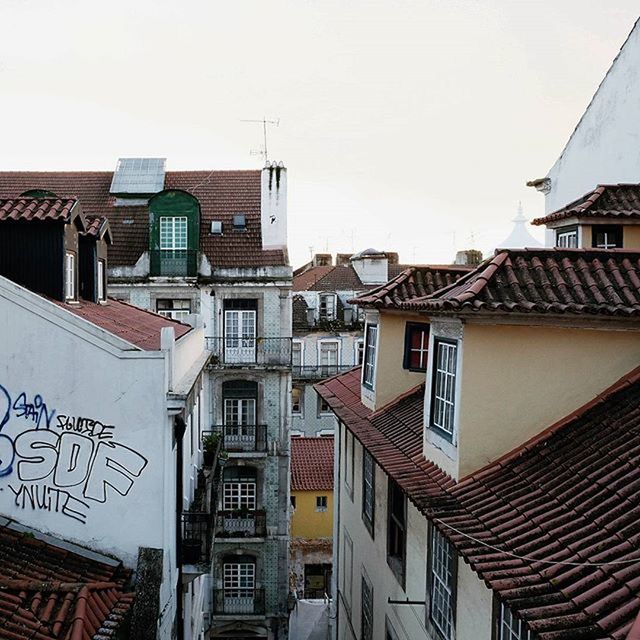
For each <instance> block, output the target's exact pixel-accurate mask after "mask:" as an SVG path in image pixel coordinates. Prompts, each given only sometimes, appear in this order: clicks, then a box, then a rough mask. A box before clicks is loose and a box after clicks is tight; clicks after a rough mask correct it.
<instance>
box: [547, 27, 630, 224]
mask: <svg viewBox="0 0 640 640" xmlns="http://www.w3.org/2000/svg"><path fill="white" fill-rule="evenodd" d="M639 58H640V24H639V23H636V25H635V27H634V28H633V31H632V32H631V34H630V35H629V38H628V40H627V42H626V43H625V44H624V46H623V48H622V50H621V51H620V54H619V55H618V57H617V59H616V60H615V61H614V63H613V66H612V67H611V69H610V70H609V72H608V74H607V75H606V76H605V78H604V79H603V81H602V83H601V85H600V87H599V88H598V90H597V92H596V94H595V95H594V97H593V99H592V101H591V104H590V105H589V106H588V107H587V110H586V111H585V113H584V115H583V116H582V119H581V120H580V122H579V123H578V125H577V127H576V130H575V131H574V133H573V134H572V136H571V138H570V139H569V141H568V142H567V145H566V147H565V148H564V150H563V152H562V154H561V155H560V157H559V158H558V160H557V161H556V162H555V164H554V165H553V167H552V168H551V170H550V171H549V173H548V177H549V178H550V179H551V191H550V192H549V193H548V194H547V195H546V198H545V210H546V212H547V213H551V212H553V211H556V210H557V209H559V208H561V207H562V206H564V205H565V204H567V203H569V202H571V201H573V200H575V199H576V198H579V197H580V196H581V195H583V194H584V193H586V192H588V191H590V190H591V189H593V188H594V187H595V186H596V185H597V184H603V183H616V182H633V183H637V182H640V118H638V113H639V112H640V65H638V59H639Z"/></svg>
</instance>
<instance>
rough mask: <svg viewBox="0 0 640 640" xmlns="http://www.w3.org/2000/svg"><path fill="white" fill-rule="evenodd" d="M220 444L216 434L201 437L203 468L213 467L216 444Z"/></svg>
mask: <svg viewBox="0 0 640 640" xmlns="http://www.w3.org/2000/svg"><path fill="white" fill-rule="evenodd" d="M219 442H220V435H219V434H217V433H211V434H209V435H206V436H202V452H203V457H204V466H205V467H211V466H213V461H214V460H215V457H216V451H217V450H218V443H219Z"/></svg>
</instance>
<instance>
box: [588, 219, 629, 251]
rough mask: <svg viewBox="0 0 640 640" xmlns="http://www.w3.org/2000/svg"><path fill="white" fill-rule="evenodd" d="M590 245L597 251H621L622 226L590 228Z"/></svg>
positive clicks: (604, 225) (608, 225) (607, 225)
mask: <svg viewBox="0 0 640 640" xmlns="http://www.w3.org/2000/svg"><path fill="white" fill-rule="evenodd" d="M591 234H592V242H591V245H592V246H593V247H594V248H597V249H621V248H622V226H621V225H617V224H603V225H594V226H593V227H591Z"/></svg>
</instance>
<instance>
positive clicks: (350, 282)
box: [293, 265, 373, 291]
mask: <svg viewBox="0 0 640 640" xmlns="http://www.w3.org/2000/svg"><path fill="white" fill-rule="evenodd" d="M372 286H373V285H370V284H369V285H367V284H363V282H362V280H360V278H359V277H358V274H357V273H356V271H355V269H354V268H353V267H352V266H351V265H340V266H325V267H322V266H319V267H312V268H311V269H308V270H307V271H304V272H303V273H301V274H299V275H297V276H294V278H293V290H294V291H362V290H364V289H370V288H371V287H372Z"/></svg>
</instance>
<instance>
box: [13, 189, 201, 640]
mask: <svg viewBox="0 0 640 640" xmlns="http://www.w3.org/2000/svg"><path fill="white" fill-rule="evenodd" d="M104 229H108V225H107V223H106V222H105V221H103V220H99V219H98V220H96V219H92V218H90V217H88V216H86V215H85V213H84V211H83V209H82V205H81V203H80V202H79V201H78V200H77V199H75V198H52V197H48V198H16V199H0V319H1V320H0V324H1V325H2V336H3V339H2V340H0V416H1V419H0V514H1V516H2V518H1V522H2V527H4V531H3V532H2V535H6V536H9V537H12V536H13V537H15V535H16V534H15V532H22V533H23V535H22V537H21V540H20V541H16V542H15V544H16V545H19V547H20V548H19V549H18V550H17V552H16V554H15V555H8V553H9V552H8V551H7V549H10V548H13V546H15V545H10V546H9V547H7V549H5V547H4V541H3V553H2V554H0V555H1V556H2V558H3V559H2V560H1V561H0V562H2V563H3V571H2V574H3V578H2V579H1V580H4V579H5V578H6V577H8V576H15V582H12V581H9V583H4V582H3V583H2V589H1V590H2V591H4V590H5V588H6V589H8V593H12V592H14V591H16V590H18V591H19V594H18V595H16V596H13V598H14V599H13V605H14V606H19V607H24V606H25V603H27V602H29V603H30V604H29V609H30V611H31V613H32V614H33V615H32V616H27V617H26V619H27V620H29V624H30V625H34V624H36V622H39V623H41V625H42V626H43V628H47V627H48V625H49V623H51V621H52V620H53V621H54V622H53V623H52V627H51V629H50V630H47V633H50V634H51V636H52V637H63V636H60V635H59V633H60V630H61V629H62V628H68V625H69V624H72V625H73V627H74V630H73V633H71V632H69V633H70V635H69V636H68V637H72V636H73V637H76V636H77V637H80V636H82V637H94V634H95V633H98V628H100V627H101V626H102V625H103V624H107V623H108V622H109V617H110V616H111V614H112V613H114V612H115V609H117V606H116V605H117V603H118V602H120V601H122V602H123V605H124V603H125V600H123V598H124V597H125V588H128V584H127V583H128V577H129V576H130V575H131V573H132V572H133V571H135V572H136V576H137V583H136V594H137V595H136V603H135V604H134V605H133V617H134V618H135V620H137V622H136V623H135V624H133V623H132V625H133V626H132V628H131V632H130V635H129V636H128V637H131V638H132V639H142V638H145V639H151V638H159V639H167V640H168V639H169V638H174V637H178V638H184V639H186V640H189V639H191V638H202V637H203V636H204V632H205V629H204V627H203V618H204V613H205V612H206V611H207V607H206V606H204V605H203V603H204V602H208V591H209V588H208V580H207V578H206V575H205V574H206V573H207V572H206V571H203V570H200V569H199V567H196V566H187V564H186V562H184V561H183V560H184V558H183V557H182V539H183V538H184V537H185V535H184V531H183V524H182V523H183V522H184V521H185V515H184V513H183V511H186V508H183V506H182V503H183V499H182V498H183V496H184V497H185V499H186V500H187V502H188V501H190V499H191V498H193V496H194V494H195V491H196V480H197V478H196V473H195V471H196V470H197V469H198V467H199V466H200V461H201V451H200V445H199V442H200V437H201V434H202V432H203V430H204V428H205V426H206V425H205V424H203V423H204V419H205V416H206V413H205V411H204V407H206V406H207V404H208V401H207V396H208V390H207V388H206V386H205V385H204V379H205V374H206V371H205V367H206V364H207V362H208V360H209V358H210V355H211V354H210V353H209V352H208V351H206V350H205V337H204V330H203V328H202V327H199V326H197V325H195V326H190V325H186V324H182V323H179V322H176V321H174V320H171V319H168V318H164V317H162V316H159V315H156V314H154V313H150V312H148V311H144V310H141V309H138V308H137V307H133V306H131V305H128V304H126V303H123V302H119V301H117V300H113V299H104V298H103V293H104V286H101V285H100V279H99V278H100V276H101V275H102V276H103V275H104V270H103V269H100V267H99V265H100V261H105V262H106V260H107V256H106V253H104V251H105V247H104V246H103V245H102V243H107V244H108V238H109V235H108V232H106V231H105V234H104V235H103V234H102V232H101V230H104ZM6 276H10V278H11V279H9V278H8V277H6ZM83 294H84V295H85V296H86V297H85V298H83V297H82V295H83ZM187 519H188V517H187ZM17 523H19V524H17ZM123 525H124V526H123ZM31 529H35V530H37V532H42V534H46V535H44V536H43V535H41V534H40V533H37V532H31ZM26 537H31V538H33V541H32V542H27V541H26V540H25V539H24V538H26ZM69 543H71V545H72V546H69ZM207 544H208V541H207V539H206V538H205V537H204V536H202V537H201V538H200V545H201V547H202V548H203V549H206V546H207ZM73 545H81V546H82V547H85V548H88V549H90V550H91V553H89V552H88V551H86V550H85V551H83V552H81V551H79V550H78V549H77V547H76V546H73ZM53 548H56V549H58V551H54V550H53ZM35 549H39V550H40V551H42V555H40V553H38V554H37V555H38V558H37V561H34V562H33V564H32V565H29V570H28V571H27V570H26V569H25V565H26V563H29V562H30V560H29V557H30V555H31V556H33V555H34V552H35ZM105 555H108V556H109V558H108V559H107V558H105ZM47 557H50V559H51V563H49V562H47V560H46V558H47ZM77 558H79V559H77ZM87 558H88V559H89V560H87ZM113 558H117V560H114V559H113ZM38 563H40V564H38ZM8 565H10V566H11V567H12V568H11V569H10V570H5V569H4V567H6V566H8ZM42 579H44V580H45V583H44V584H41V582H39V581H41V580H42ZM12 580H13V578H12ZM21 581H22V584H21V585H20V584H18V583H19V582H21ZM76 591H77V602H76V603H75V616H76V617H75V618H74V621H69V620H68V619H67V615H68V612H69V607H70V606H71V605H72V603H73V602H74V598H75V596H74V594H75V593H76ZM87 591H88V592H89V594H87ZM63 593H64V594H65V595H62V594H63ZM3 597H5V598H9V599H10V600H11V598H12V596H3ZM45 598H46V599H47V602H48V604H47V606H46V607H45V608H44V610H43V609H42V608H41V603H42V602H43V600H44V599H45ZM83 603H84V604H83ZM56 607H59V609H56V611H57V613H56V616H55V618H53V617H52V611H53V610H54V608H56ZM140 607H142V611H138V612H137V613H136V608H140ZM128 608H129V605H128V604H127V606H126V607H125V609H128ZM98 612H99V613H98ZM34 618H35V619H34ZM87 618H88V619H89V622H90V625H91V626H87V620H86V619H87ZM13 623H15V613H13V614H12V612H11V610H9V611H7V610H6V609H4V608H0V635H4V634H3V632H2V629H6V628H7V626H11V625H12V624H13ZM107 626H109V624H107ZM82 627H84V629H85V632H86V633H84V634H82V633H80V628H82ZM89 629H94V631H93V632H91V634H90V633H89ZM36 636H37V637H40V636H39V635H37V634H36V635H35V636H34V635H26V636H24V637H25V638H26V637H29V638H32V637H36ZM7 637H8V636H7ZM11 637H12V638H16V636H14V635H12V636H11ZM22 637H23V636H20V635H19V636H17V638H20V639H21V638H22ZM65 637H67V636H65Z"/></svg>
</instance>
